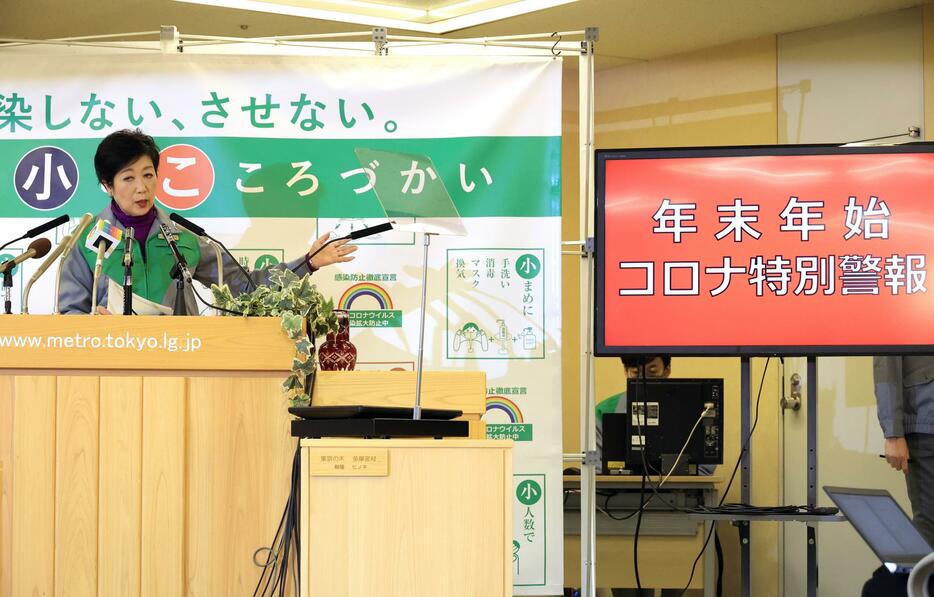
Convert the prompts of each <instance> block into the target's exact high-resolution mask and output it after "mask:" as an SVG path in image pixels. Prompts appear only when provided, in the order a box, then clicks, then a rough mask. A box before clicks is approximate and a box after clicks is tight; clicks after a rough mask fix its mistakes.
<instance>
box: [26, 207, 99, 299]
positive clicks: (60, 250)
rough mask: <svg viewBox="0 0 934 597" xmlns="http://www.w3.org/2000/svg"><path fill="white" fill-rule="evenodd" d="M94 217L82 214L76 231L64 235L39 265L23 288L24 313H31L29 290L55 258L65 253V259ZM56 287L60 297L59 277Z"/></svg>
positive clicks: (56, 292)
mask: <svg viewBox="0 0 934 597" xmlns="http://www.w3.org/2000/svg"><path fill="white" fill-rule="evenodd" d="M92 219H94V216H92V215H91V214H88V213H86V214H84V215H83V216H81V219H80V220H79V221H78V225H77V226H76V227H75V230H74V232H72V233H71V234H66V235H65V236H63V237H62V240H61V242H59V243H58V245H56V246H55V248H54V249H52V252H51V253H49V255H48V257H46V259H45V261H43V262H42V264H40V265H39V268H38V269H37V270H36V272H35V273H34V274H33V275H32V277H31V278H29V282H27V283H26V288H24V289H23V313H24V314H28V313H29V291H30V290H32V285H33V284H35V283H36V281H37V280H38V279H39V277H40V276H42V274H44V273H45V272H46V270H47V269H49V268H50V267H51V266H52V264H53V263H55V260H56V259H58V256H59V255H63V257H62V261H64V260H65V252H66V251H67V250H68V248H69V246H73V245H74V243H73V241H72V239H73V238H76V237H78V236H80V235H81V233H82V232H84V229H85V228H87V227H88V224H90V223H91V220H92ZM55 289H56V290H55V296H56V297H58V279H57V278H56V281H55Z"/></svg>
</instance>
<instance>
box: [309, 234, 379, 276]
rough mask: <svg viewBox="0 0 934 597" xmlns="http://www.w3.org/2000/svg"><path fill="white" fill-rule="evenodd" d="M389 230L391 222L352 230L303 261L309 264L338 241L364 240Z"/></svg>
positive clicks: (325, 244)
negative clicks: (327, 247)
mask: <svg viewBox="0 0 934 597" xmlns="http://www.w3.org/2000/svg"><path fill="white" fill-rule="evenodd" d="M390 230H392V222H384V223H382V224H377V225H376V226H370V227H369V228H363V229H362V230H354V231H353V232H351V233H350V234H347V235H344V236H340V237H338V238H332V239H331V240H329V241H328V242H326V243H324V244H323V245H321V246H320V247H318V250H317V251H315V252H314V253H312V254H311V255H309V256H308V257H307V258H306V259H305V261H307V262H308V263H311V259H312V257H314V256H315V255H317V254H318V253H320V252H321V251H323V250H324V248H325V247H326V246H328V245H329V244H331V243H336V242H337V241H339V240H357V239H358V238H366V237H368V236H373V235H374V234H379V233H380V232H388V231H390ZM303 263H304V262H302V263H299V264H298V265H296V266H295V267H294V268H292V271H293V272H294V271H295V270H297V269H298V268H299V267H301V266H302V264H303Z"/></svg>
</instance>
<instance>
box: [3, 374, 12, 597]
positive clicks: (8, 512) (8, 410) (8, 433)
mask: <svg viewBox="0 0 934 597" xmlns="http://www.w3.org/2000/svg"><path fill="white" fill-rule="evenodd" d="M12 543H13V378H12V377H8V376H2V377H0V595H10V594H11V588H12V586H13V583H12V578H11V573H12V570H13V568H12V562H13V550H12Z"/></svg>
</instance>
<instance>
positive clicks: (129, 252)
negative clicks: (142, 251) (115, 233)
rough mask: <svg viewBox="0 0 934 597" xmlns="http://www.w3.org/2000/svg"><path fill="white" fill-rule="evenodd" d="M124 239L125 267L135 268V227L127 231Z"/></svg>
mask: <svg viewBox="0 0 934 597" xmlns="http://www.w3.org/2000/svg"><path fill="white" fill-rule="evenodd" d="M124 233H125V236H124V237H123V267H132V266H133V227H132V226H130V227H129V228H127V229H126V230H125V231H124Z"/></svg>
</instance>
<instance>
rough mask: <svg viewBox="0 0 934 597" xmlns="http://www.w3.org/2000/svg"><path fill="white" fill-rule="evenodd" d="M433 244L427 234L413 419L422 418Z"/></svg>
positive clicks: (423, 259) (423, 265) (423, 264)
mask: <svg viewBox="0 0 934 597" xmlns="http://www.w3.org/2000/svg"><path fill="white" fill-rule="evenodd" d="M430 244H431V233H430V232H426V233H425V240H424V247H425V251H424V255H423V257H422V309H421V318H420V321H419V325H418V366H417V367H416V369H417V373H416V374H415V408H413V409H412V418H413V419H415V420H418V419H421V418H422V362H423V361H424V354H425V315H426V313H425V309H426V302H427V298H428V246H429V245H430Z"/></svg>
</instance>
